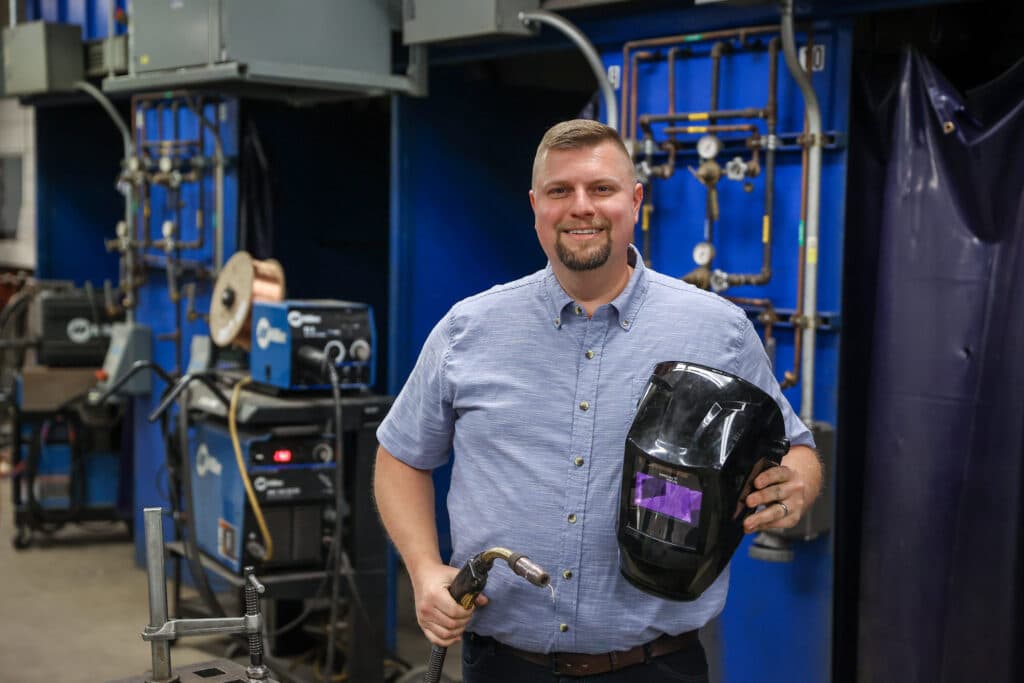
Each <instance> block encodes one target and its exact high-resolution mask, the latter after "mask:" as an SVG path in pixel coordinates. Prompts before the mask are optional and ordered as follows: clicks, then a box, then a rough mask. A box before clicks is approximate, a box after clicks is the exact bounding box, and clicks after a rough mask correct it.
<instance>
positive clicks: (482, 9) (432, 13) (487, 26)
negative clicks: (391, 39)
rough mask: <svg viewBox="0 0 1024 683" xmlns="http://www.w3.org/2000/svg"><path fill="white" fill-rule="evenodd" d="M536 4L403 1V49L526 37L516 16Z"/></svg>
mask: <svg viewBox="0 0 1024 683" xmlns="http://www.w3.org/2000/svg"><path fill="white" fill-rule="evenodd" d="M539 6H540V0H404V1H403V3H402V40H403V41H404V42H405V44H406V45H419V44H422V43H440V42H445V41H450V40H464V39H467V38H486V37H490V36H501V35H508V36H529V35H533V31H532V30H531V29H529V28H527V27H526V26H525V25H524V24H523V22H521V21H519V13H520V12H528V11H530V10H535V9H537V8H538V7H539Z"/></svg>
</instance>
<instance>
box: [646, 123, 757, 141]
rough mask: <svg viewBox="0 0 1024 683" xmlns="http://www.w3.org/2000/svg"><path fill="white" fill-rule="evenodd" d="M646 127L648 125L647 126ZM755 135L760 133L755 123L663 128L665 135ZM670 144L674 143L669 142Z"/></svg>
mask: <svg viewBox="0 0 1024 683" xmlns="http://www.w3.org/2000/svg"><path fill="white" fill-rule="evenodd" d="M647 125H648V126H649V125H650V124H647ZM738 132H747V133H757V134H758V135H759V136H760V133H761V131H760V130H758V128H757V124H756V123H730V124H718V125H714V126H669V127H666V128H665V133H666V134H669V133H681V134H686V135H697V134H704V133H738ZM670 142H675V141H674V140H670Z"/></svg>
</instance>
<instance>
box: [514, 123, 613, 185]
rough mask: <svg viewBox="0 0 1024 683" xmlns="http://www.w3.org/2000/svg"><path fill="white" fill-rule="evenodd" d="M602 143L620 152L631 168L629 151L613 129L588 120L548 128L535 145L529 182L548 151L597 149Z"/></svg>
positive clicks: (534, 178) (535, 175)
mask: <svg viewBox="0 0 1024 683" xmlns="http://www.w3.org/2000/svg"><path fill="white" fill-rule="evenodd" d="M604 142H610V143H612V144H613V145H615V147H617V148H618V149H619V150H621V151H622V156H623V158H624V159H625V160H626V162H627V163H628V164H629V166H630V168H632V166H633V159H632V158H631V157H630V155H629V150H627V149H626V145H625V143H623V142H622V138H620V137H619V134H618V132H617V131H616V130H615V129H614V128H612V127H610V126H606V125H604V124H603V123H601V122H600V121H592V120H590V119H572V120H571V121H562V122H561V123H556V124H555V125H553V126H551V128H548V130H547V132H546V133H544V137H542V138H541V140H540V144H539V145H537V154H536V155H534V157H533V175H532V176H531V182H535V181H536V180H537V168H538V166H539V165H540V162H541V159H543V158H544V156H545V155H546V154H547V152H548V150H550V149H588V148H590V147H597V146H598V145H600V144H602V143H604Z"/></svg>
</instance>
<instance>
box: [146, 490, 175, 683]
mask: <svg viewBox="0 0 1024 683" xmlns="http://www.w3.org/2000/svg"><path fill="white" fill-rule="evenodd" d="M162 513H163V510H162V509H161V508H146V509H145V510H143V513H142V516H143V522H144V525H145V530H146V576H147V578H148V579H149V625H150V626H151V627H153V628H155V629H158V628H160V627H162V626H163V625H164V624H165V623H167V576H166V574H165V572H164V527H163V515H162ZM150 646H151V647H152V648H153V678H152V681H153V683H160V682H162V681H170V680H172V679H171V642H170V641H169V640H154V641H151V642H150Z"/></svg>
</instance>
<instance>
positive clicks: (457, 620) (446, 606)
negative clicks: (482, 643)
mask: <svg viewBox="0 0 1024 683" xmlns="http://www.w3.org/2000/svg"><path fill="white" fill-rule="evenodd" d="M458 573H459V570H458V569H456V568H455V567H449V566H448V565H446V564H441V563H438V564H436V565H431V566H430V567H426V568H423V569H421V570H420V571H419V572H418V573H417V575H416V576H414V577H412V590H413V595H414V597H415V599H416V621H417V622H418V623H419V625H420V628H421V629H423V635H425V636H426V637H427V640H429V641H430V642H431V643H433V644H434V645H439V646H441V647H450V646H452V645H454V644H455V643H456V642H458V640H459V639H460V638H461V637H462V632H463V631H465V630H466V625H467V624H469V619H470V617H472V616H473V610H467V609H464V608H463V607H462V605H460V604H459V603H457V602H455V600H454V599H453V598H452V596H451V593H449V592H448V587H449V586H450V585H451V584H452V581H454V580H455V575H456V574H458ZM486 604H487V598H486V597H485V596H484V595H482V594H481V595H478V596H477V598H476V605H477V606H483V605H486Z"/></svg>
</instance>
